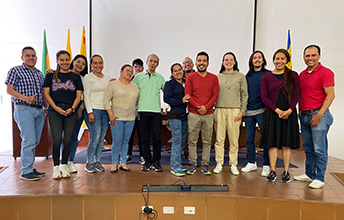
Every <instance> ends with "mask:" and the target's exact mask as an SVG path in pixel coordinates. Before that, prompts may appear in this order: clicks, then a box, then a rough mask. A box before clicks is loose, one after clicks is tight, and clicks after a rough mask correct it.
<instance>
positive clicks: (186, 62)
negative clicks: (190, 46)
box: [183, 61, 192, 65]
mask: <svg viewBox="0 0 344 220" xmlns="http://www.w3.org/2000/svg"><path fill="white" fill-rule="evenodd" d="M183 64H184V65H186V64H192V61H185V62H183Z"/></svg>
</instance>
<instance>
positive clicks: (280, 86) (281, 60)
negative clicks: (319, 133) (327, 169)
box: [260, 49, 300, 183]
mask: <svg viewBox="0 0 344 220" xmlns="http://www.w3.org/2000/svg"><path fill="white" fill-rule="evenodd" d="M289 61H290V56H289V54H288V51H286V50H285V49H278V50H277V51H276V52H275V53H274V55H273V62H274V65H275V69H274V70H273V71H271V72H269V73H266V74H265V75H264V76H263V77H262V80H261V85H260V89H261V97H262V100H263V102H264V104H265V109H266V111H265V113H264V124H263V129H262V137H261V139H260V147H264V148H268V149H269V157H270V166H271V172H270V174H269V175H268V177H267V178H266V180H267V181H269V182H275V181H276V179H277V174H276V160H277V153H278V149H282V155H283V162H284V172H283V173H282V180H281V181H282V182H284V183H289V182H290V181H291V179H290V174H289V163H290V156H291V150H290V149H297V148H299V147H300V134H299V125H298V118H297V113H296V104H297V103H298V101H299V97H300V85H299V76H298V74H297V73H296V72H294V71H291V70H290V69H289V68H288V67H286V64H287V63H288V62H289Z"/></svg>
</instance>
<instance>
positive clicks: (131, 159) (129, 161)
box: [127, 155, 133, 163]
mask: <svg viewBox="0 0 344 220" xmlns="http://www.w3.org/2000/svg"><path fill="white" fill-rule="evenodd" d="M132 162H133V158H132V157H131V155H127V163H132Z"/></svg>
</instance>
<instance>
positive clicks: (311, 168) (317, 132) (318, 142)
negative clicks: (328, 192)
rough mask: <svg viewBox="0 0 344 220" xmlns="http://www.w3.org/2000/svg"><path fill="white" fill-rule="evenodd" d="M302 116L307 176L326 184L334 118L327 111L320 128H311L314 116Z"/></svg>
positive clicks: (319, 125)
mask: <svg viewBox="0 0 344 220" xmlns="http://www.w3.org/2000/svg"><path fill="white" fill-rule="evenodd" d="M317 112H318V111H315V112H313V114H311V115H303V114H301V115H300V124H301V132H302V141H303V149H304V150H305V154H306V165H305V166H306V175H307V176H308V177H309V178H311V179H316V180H320V181H322V182H324V178H325V171H326V167H327V159H328V152H327V151H328V143H327V133H328V130H329V129H330V126H331V125H332V123H333V117H332V115H331V113H330V111H329V110H327V111H326V112H325V113H324V115H323V117H322V118H321V120H320V122H319V124H318V126H316V127H311V125H310V121H311V120H312V117H313V115H315V114H316V113H317Z"/></svg>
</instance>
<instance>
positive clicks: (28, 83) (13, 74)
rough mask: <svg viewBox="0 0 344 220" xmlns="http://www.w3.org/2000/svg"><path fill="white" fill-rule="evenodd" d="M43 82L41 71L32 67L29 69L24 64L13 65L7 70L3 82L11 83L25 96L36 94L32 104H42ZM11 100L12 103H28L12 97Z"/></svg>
mask: <svg viewBox="0 0 344 220" xmlns="http://www.w3.org/2000/svg"><path fill="white" fill-rule="evenodd" d="M43 83H44V76H43V73H42V72H41V71H40V70H38V69H37V68H34V70H33V71H31V70H30V69H29V68H27V67H26V66H25V65H24V64H22V65H20V66H15V67H13V68H11V69H10V70H9V71H8V74H7V78H6V81H5V84H6V85H7V84H8V85H11V86H13V87H14V89H15V90H16V91H17V92H19V93H20V94H23V95H25V96H33V95H36V94H37V96H36V97H35V98H36V100H37V101H36V103H34V105H41V106H42V105H43ZM12 102H14V103H24V104H28V103H27V102H25V101H24V100H21V99H16V98H14V97H12Z"/></svg>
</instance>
